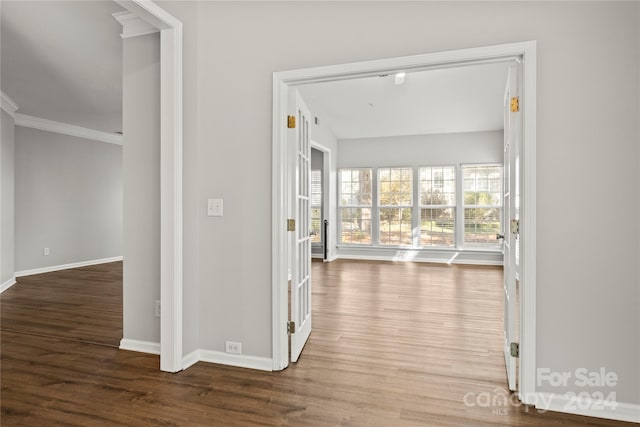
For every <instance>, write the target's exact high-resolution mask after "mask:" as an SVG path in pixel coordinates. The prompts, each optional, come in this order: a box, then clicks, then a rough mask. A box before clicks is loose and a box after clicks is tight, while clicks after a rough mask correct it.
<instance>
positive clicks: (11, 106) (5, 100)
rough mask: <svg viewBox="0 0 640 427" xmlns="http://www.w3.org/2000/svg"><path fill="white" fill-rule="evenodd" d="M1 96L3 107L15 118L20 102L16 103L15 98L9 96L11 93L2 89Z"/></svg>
mask: <svg viewBox="0 0 640 427" xmlns="http://www.w3.org/2000/svg"><path fill="white" fill-rule="evenodd" d="M0 98H2V109H3V110H4V111H6V112H7V114H9V115H10V116H11V117H13V118H14V119H15V117H16V110H17V109H18V104H16V103H15V102H14V101H13V99H11V98H9V95H7V94H6V93H4V92H2V91H0Z"/></svg>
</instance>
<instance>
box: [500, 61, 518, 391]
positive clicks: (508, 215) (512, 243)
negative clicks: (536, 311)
mask: <svg viewBox="0 0 640 427" xmlns="http://www.w3.org/2000/svg"><path fill="white" fill-rule="evenodd" d="M521 140H522V121H521V113H520V64H519V63H513V64H510V65H509V74H508V77H507V87H506V91H505V106H504V173H503V177H504V184H503V192H504V204H503V209H504V213H503V221H502V223H503V226H502V233H503V234H502V236H503V237H504V358H505V365H506V368H507V381H508V383H509V390H516V388H517V377H518V372H517V366H518V364H517V360H516V358H517V354H516V353H518V352H519V349H518V348H517V346H518V345H519V344H518V341H519V333H518V332H519V330H518V328H519V326H520V322H519V318H518V317H519V316H518V313H519V307H518V303H519V301H518V280H519V277H520V265H519V253H520V239H519V234H520V231H519V230H520V188H519V186H520V177H519V175H520V167H519V162H520V145H521Z"/></svg>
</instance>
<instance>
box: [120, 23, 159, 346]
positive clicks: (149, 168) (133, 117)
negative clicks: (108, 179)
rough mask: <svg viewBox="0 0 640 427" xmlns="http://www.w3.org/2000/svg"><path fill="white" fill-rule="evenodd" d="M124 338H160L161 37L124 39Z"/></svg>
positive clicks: (151, 340)
mask: <svg viewBox="0 0 640 427" xmlns="http://www.w3.org/2000/svg"><path fill="white" fill-rule="evenodd" d="M122 53H123V112H122V118H123V153H122V157H123V190H124V193H123V196H124V197H123V199H124V242H123V256H124V264H123V287H124V303H123V304H124V307H123V329H124V330H123V338H124V339H128V340H140V341H149V342H155V343H158V342H160V319H159V318H157V317H155V301H156V300H159V299H160V35H159V34H158V33H155V34H149V35H145V36H139V37H133V38H126V39H123V52H122Z"/></svg>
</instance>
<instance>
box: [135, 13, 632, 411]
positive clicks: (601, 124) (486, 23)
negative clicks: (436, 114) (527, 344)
mask: <svg viewBox="0 0 640 427" xmlns="http://www.w3.org/2000/svg"><path fill="white" fill-rule="evenodd" d="M162 6H163V7H165V8H166V9H167V10H168V11H169V12H170V13H173V14H174V15H175V16H177V17H178V18H179V19H181V20H182V21H183V23H184V28H185V49H186V51H185V58H184V59H185V62H184V73H185V76H188V77H186V78H185V100H184V102H185V135H184V136H185V138H184V150H185V159H184V162H185V163H184V170H185V179H184V191H185V281H184V292H185V297H187V298H188V299H189V301H191V303H189V302H188V301H185V308H188V309H187V310H186V311H185V315H186V316H187V317H188V318H189V319H190V322H191V323H190V324H189V325H185V330H184V333H185V335H187V334H189V337H190V338H189V340H190V343H191V344H194V343H195V342H194V339H193V337H194V335H197V337H198V340H197V341H198V343H197V344H196V345H198V346H199V347H200V348H203V349H209V350H218V351H224V341H225V340H228V339H232V340H234V341H241V342H242V343H243V353H245V354H247V355H254V356H261V357H270V356H271V336H272V334H271V329H272V327H280V325H275V326H274V325H271V257H270V251H271V232H272V230H271V182H270V177H271V170H270V169H271V119H272V117H271V115H272V73H273V72H274V71H282V70H290V69H298V68H305V67H315V66H321V65H330V64H339V63H344V62H353V61H361V60H369V59H378V58H387V57H394V56H403V55H411V54H421V53H428V52H436V51H443V50H450V49H459V48H467V47H475V46H485V45H492V44H499V43H507V42H518V41H524V40H537V41H538V91H537V98H538V127H537V135H538V150H537V160H538V175H537V176H538V179H537V202H538V204H537V215H538V229H537V254H536V256H537V261H538V269H537V280H538V293H537V298H538V299H537V304H538V307H537V311H538V313H540V314H543V315H539V316H538V319H537V333H538V347H537V351H538V358H537V362H538V367H541V368H549V369H551V370H557V371H566V370H572V369H575V368H577V367H587V368H590V369H595V368H598V367H600V366H606V367H607V369H609V370H613V371H616V372H617V373H618V376H619V378H620V381H619V383H618V385H617V386H616V388H615V391H616V392H617V398H618V401H620V402H635V403H639V402H640V390H639V384H640V381H639V379H640V372H639V368H640V367H639V366H638V360H640V326H639V325H638V302H639V301H640V292H639V285H638V284H639V282H640V270H639V269H638V259H639V258H640V252H639V244H640V242H639V241H638V240H639V238H640V229H639V226H638V221H637V218H638V217H640V209H639V201H640V191H639V187H640V175H639V167H638V166H639V165H638V160H639V159H640V155H639V153H638V151H639V147H638V146H639V144H638V141H639V132H640V131H639V129H638V125H637V121H638V118H639V117H640V113H639V105H638V99H636V97H635V96H630V97H624V96H620V94H621V93H633V94H640V87H639V84H638V83H639V77H640V75H639V73H638V57H639V44H640V39H639V35H638V17H639V12H638V5H637V4H636V3H632V2H620V3H617V2H616V3H614V2H585V3H577V2H561V3H560V2H486V3H485V2H468V3H463V2H452V3H433V2H401V3H398V2H283V3H271V2H200V3H193V2H170V3H169V2H168V3H164V2H163V3H162ZM283 22H286V23H287V25H282V23H283ZM327 28H331V31H327ZM295 34H305V37H293V36H292V35H295ZM125 94H126V93H125ZM567 100H571V102H570V103H569V104H568V102H567ZM321 123H322V122H321ZM594 171H602V174H597V173H594ZM332 185H335V180H334V181H333V184H332ZM611 192H614V193H615V194H617V195H624V197H615V201H616V202H615V209H614V212H615V217H616V218H615V223H616V224H625V230H624V232H623V234H624V235H625V236H635V237H631V238H620V236H621V234H620V233H617V232H611V230H609V229H607V230H601V229H600V228H595V229H594V227H593V216H592V215H583V214H582V213H584V212H594V210H593V206H594V205H593V203H594V202H593V197H594V196H593V195H594V194H610V193H611ZM209 197H223V198H224V199H225V216H224V217H223V218H215V219H213V218H209V217H207V216H206V209H205V206H206V199H207V198H209ZM567 217H569V218H570V221H567V220H564V219H565V218H567ZM332 222H333V223H335V220H333V221H332ZM584 230H593V231H592V232H591V233H585V232H584ZM187 254H189V256H187ZM194 259H196V261H194ZM187 262H188V263H190V264H188V265H187V264H186V263H187ZM190 274H191V275H190ZM189 275H190V276H189ZM135 292H137V291H134V290H125V301H127V299H129V297H130V295H129V293H135ZM149 296H150V295H148V296H147V297H145V298H143V299H140V300H139V301H137V302H136V303H133V302H132V301H130V302H131V305H130V306H129V309H128V312H129V314H130V315H131V316H138V317H140V318H141V319H142V321H141V325H140V334H139V335H140V336H144V337H153V336H156V334H155V332H154V331H155V329H154V328H155V323H149V322H147V321H146V318H147V312H148V311H149V310H150V308H149V305H148V304H149V301H148V299H149ZM196 301H197V303H196ZM126 305H127V303H126V302H125V309H127V307H126ZM194 316H195V317H197V319H198V322H197V324H196V325H194V322H193V320H194ZM187 317H185V319H186V318H187ZM126 320H127V319H126V317H125V321H126ZM541 390H546V391H559V390H558V389H553V388H550V387H548V386H545V387H542V388H541ZM576 391H580V390H576Z"/></svg>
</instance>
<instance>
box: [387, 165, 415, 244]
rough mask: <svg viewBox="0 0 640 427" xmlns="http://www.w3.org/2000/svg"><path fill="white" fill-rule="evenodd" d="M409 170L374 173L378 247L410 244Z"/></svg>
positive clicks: (410, 183) (411, 242)
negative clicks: (375, 174) (376, 184)
mask: <svg viewBox="0 0 640 427" xmlns="http://www.w3.org/2000/svg"><path fill="white" fill-rule="evenodd" d="M412 215H413V168H380V169H378V218H379V226H380V229H379V230H380V237H379V239H380V241H379V243H380V244H381V245H412V244H413V234H412V230H413V225H412Z"/></svg>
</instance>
